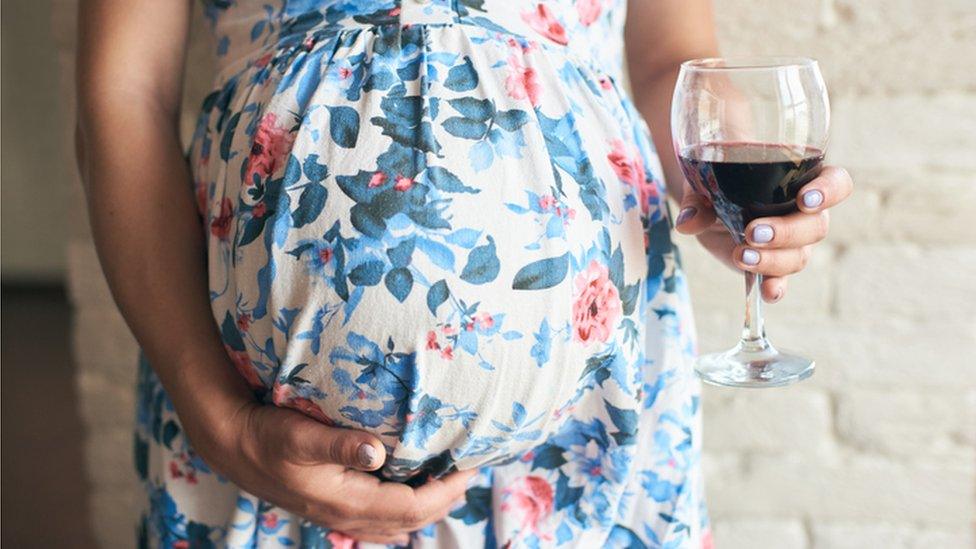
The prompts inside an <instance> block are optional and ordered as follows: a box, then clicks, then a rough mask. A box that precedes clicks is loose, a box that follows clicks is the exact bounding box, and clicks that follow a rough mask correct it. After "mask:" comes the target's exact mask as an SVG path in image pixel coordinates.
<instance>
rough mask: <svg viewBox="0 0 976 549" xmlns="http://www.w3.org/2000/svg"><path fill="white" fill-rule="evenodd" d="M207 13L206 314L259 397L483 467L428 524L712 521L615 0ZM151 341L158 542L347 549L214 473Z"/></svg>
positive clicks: (140, 444)
mask: <svg viewBox="0 0 976 549" xmlns="http://www.w3.org/2000/svg"><path fill="white" fill-rule="evenodd" d="M205 10H206V13H207V16H208V18H209V20H210V23H211V25H212V28H213V32H214V36H215V53H214V55H215V59H216V63H217V66H218V70H217V73H216V75H215V79H214V84H213V91H212V93H211V94H210V95H209V96H208V97H207V98H206V100H205V101H204V104H203V106H202V112H201V114H200V117H199V121H198V124H197V127H196V132H195V135H194V138H193V141H192V144H191V148H190V155H189V158H190V163H191V167H192V173H193V176H194V185H195V192H196V196H197V199H198V206H199V212H200V216H201V228H202V230H203V231H204V232H205V234H206V239H207V261H208V268H209V281H210V299H211V305H212V310H213V314H214V320H215V322H216V323H217V325H218V326H219V329H220V333H221V335H222V338H223V343H224V345H225V347H226V350H227V352H228V354H229V355H230V357H231V358H232V359H233V362H234V364H235V365H236V367H237V369H238V371H239V372H240V375H242V376H243V377H244V378H245V379H246V380H247V382H248V383H249V384H250V386H251V387H252V388H253V389H254V391H255V394H256V395H257V397H258V398H260V399H262V400H263V401H264V402H266V403H267V404H269V405H275V406H283V407H289V408H292V409H295V410H297V411H300V412H302V413H305V414H307V415H308V416H310V417H312V418H315V419H316V420H319V421H322V422H324V423H327V424H329V425H333V426H338V427H346V428H351V429H359V430H364V431H368V432H371V433H373V434H375V435H376V436H377V437H379V438H380V439H381V440H382V441H383V443H384V444H385V446H386V448H387V452H388V459H387V462H386V463H385V465H384V467H383V468H382V469H381V471H380V472H379V473H378V474H379V475H381V476H382V477H383V478H385V479H387V480H391V481H398V482H407V483H411V484H414V485H416V484H420V483H422V482H423V481H424V480H425V479H427V478H431V477H439V476H442V475H444V474H447V473H449V472H451V471H455V470H468V469H478V470H479V474H478V475H477V476H476V477H475V478H474V479H473V480H472V482H471V484H470V486H469V488H468V490H467V493H466V496H465V501H464V503H463V504H462V505H460V506H459V507H457V508H456V509H455V510H454V511H453V512H452V513H451V514H450V516H449V517H448V518H446V519H444V520H443V521H441V522H439V523H437V524H433V525H430V526H429V527H427V528H424V529H423V530H420V531H418V532H415V533H413V535H412V541H411V546H413V547H418V548H426V547H430V548H435V547H461V548H480V547H529V548H537V547H566V548H577V547H578V548H591V547H601V546H609V547H672V548H673V547H681V548H684V547H695V548H698V547H701V546H703V545H704V546H708V545H710V541H709V540H710V536H709V533H708V522H707V516H706V513H705V509H704V504H703V497H702V494H703V486H702V479H701V473H700V466H699V454H700V435H699V433H700V427H699V422H700V413H699V396H698V395H699V386H698V382H697V380H696V378H695V376H694V374H693V373H692V370H691V366H690V358H691V357H692V356H693V353H694V339H693V327H692V323H691V313H690V309H689V306H688V299H687V292H686V285H685V280H684V277H683V274H682V272H681V270H680V265H679V262H678V256H677V251H676V249H675V248H674V247H673V245H672V243H671V239H670V228H671V222H670V217H669V213H668V209H667V205H666V201H665V196H664V192H665V189H664V186H663V184H662V181H661V178H660V173H661V171H660V166H659V163H658V160H657V157H656V155H655V152H654V150H653V146H652V144H651V142H650V141H649V138H648V132H647V127H646V125H645V124H644V122H643V121H642V120H641V118H640V116H639V115H638V114H637V113H636V111H635V109H634V107H633V105H632V104H631V102H630V101H629V99H628V97H627V95H626V92H625V91H624V90H623V89H622V87H621V84H620V78H621V62H622V58H623V56H622V29H623V22H624V17H625V11H626V6H625V4H624V0H575V1H574V0H549V1H528V0H518V1H517V0H361V1H351V0H349V1H346V0H209V1H208V2H207V3H206V4H205ZM652 40H653V37H648V47H653V42H652ZM140 362H141V364H140V376H139V379H140V383H139V409H138V429H137V437H136V445H135V452H136V465H137V470H138V473H139V475H140V477H141V478H142V480H143V482H144V485H145V486H146V488H147V495H148V497H147V499H146V501H147V507H146V511H145V513H144V514H143V518H142V521H141V524H140V529H139V536H140V542H141V543H142V544H144V545H148V546H161V547H211V546H213V547H218V546H219V547H234V548H236V547H260V548H272V547H312V548H328V547H343V548H345V547H352V546H354V542H353V541H352V540H350V539H349V538H347V537H346V536H344V535H343V534H342V533H341V532H333V531H329V530H328V529H326V528H323V527H321V526H317V525H314V524H311V523H308V522H305V521H303V520H302V519H301V518H300V517H297V516H294V515H292V514H290V513H288V512H286V511H284V510H282V509H279V508H276V507H275V506H274V505H272V504H270V503H268V502H265V501H261V500H259V499H257V498H255V497H254V496H252V495H250V494H247V493H245V492H243V491H241V490H240V489H238V488H237V487H236V486H234V485H233V484H232V483H231V482H229V481H228V480H226V479H224V478H221V477H220V476H219V475H217V474H216V473H214V472H213V471H212V470H211V469H210V468H209V467H208V466H207V464H206V463H205V462H203V460H202V459H200V457H199V456H197V455H196V454H195V453H194V451H193V449H192V447H191V446H190V445H189V442H188V441H187V439H186V438H185V437H184V436H183V431H182V428H181V426H180V422H179V419H178V418H177V417H176V415H175V413H174V411H173V409H172V405H171V403H170V402H169V400H168V398H167V397H166V395H165V393H164V391H163V389H162V387H161V386H160V384H159V382H158V380H157V378H156V377H155V375H154V374H153V373H152V370H151V368H150V367H149V365H148V364H147V363H146V361H145V360H141V361H140ZM360 545H362V546H365V545H366V544H360Z"/></svg>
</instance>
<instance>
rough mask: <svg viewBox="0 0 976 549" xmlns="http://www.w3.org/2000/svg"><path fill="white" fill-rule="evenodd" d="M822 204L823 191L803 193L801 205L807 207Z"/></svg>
mask: <svg viewBox="0 0 976 549" xmlns="http://www.w3.org/2000/svg"><path fill="white" fill-rule="evenodd" d="M821 204H823V193H822V192H820V191H807V192H805V193H803V205H804V206H806V207H807V208H816V207H817V206H819V205H821Z"/></svg>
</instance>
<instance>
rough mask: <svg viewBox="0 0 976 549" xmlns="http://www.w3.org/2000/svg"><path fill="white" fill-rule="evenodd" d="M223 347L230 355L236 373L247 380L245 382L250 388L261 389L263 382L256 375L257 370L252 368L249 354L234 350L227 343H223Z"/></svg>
mask: <svg viewBox="0 0 976 549" xmlns="http://www.w3.org/2000/svg"><path fill="white" fill-rule="evenodd" d="M224 349H226V350H227V355H228V356H230V360H231V362H233V363H234V367H235V368H237V373H239V374H241V376H242V377H243V378H244V380H245V381H247V384H248V385H249V386H250V387H251V388H252V389H263V388H264V383H263V382H262V381H261V378H260V377H258V372H257V371H256V370H255V369H254V364H253V363H251V357H250V355H248V354H247V352H246V351H236V350H234V349H231V348H230V347H229V346H227V345H224Z"/></svg>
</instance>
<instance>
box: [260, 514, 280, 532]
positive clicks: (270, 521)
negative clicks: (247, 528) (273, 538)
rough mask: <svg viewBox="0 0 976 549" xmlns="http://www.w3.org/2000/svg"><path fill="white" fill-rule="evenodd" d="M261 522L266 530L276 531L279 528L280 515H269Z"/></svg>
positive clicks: (262, 518)
mask: <svg viewBox="0 0 976 549" xmlns="http://www.w3.org/2000/svg"><path fill="white" fill-rule="evenodd" d="M261 522H262V523H263V524H264V527H265V528H267V529H269V530H274V529H275V527H277V526H278V515H277V513H267V514H265V515H264V516H263V517H261Z"/></svg>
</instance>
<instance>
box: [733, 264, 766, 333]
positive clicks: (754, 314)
mask: <svg viewBox="0 0 976 549" xmlns="http://www.w3.org/2000/svg"><path fill="white" fill-rule="evenodd" d="M745 277H746V318H745V323H744V325H743V326H742V341H741V343H740V344H741V345H742V347H743V348H744V349H746V350H749V351H762V350H765V349H766V348H768V347H769V342H767V341H766V329H765V328H764V327H763V316H762V275H761V274H756V273H750V272H746V273H745Z"/></svg>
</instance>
